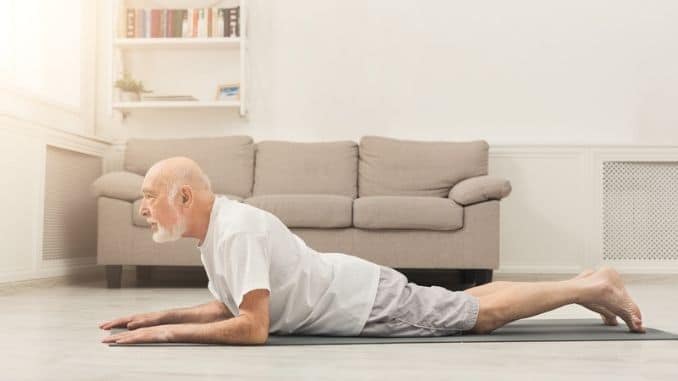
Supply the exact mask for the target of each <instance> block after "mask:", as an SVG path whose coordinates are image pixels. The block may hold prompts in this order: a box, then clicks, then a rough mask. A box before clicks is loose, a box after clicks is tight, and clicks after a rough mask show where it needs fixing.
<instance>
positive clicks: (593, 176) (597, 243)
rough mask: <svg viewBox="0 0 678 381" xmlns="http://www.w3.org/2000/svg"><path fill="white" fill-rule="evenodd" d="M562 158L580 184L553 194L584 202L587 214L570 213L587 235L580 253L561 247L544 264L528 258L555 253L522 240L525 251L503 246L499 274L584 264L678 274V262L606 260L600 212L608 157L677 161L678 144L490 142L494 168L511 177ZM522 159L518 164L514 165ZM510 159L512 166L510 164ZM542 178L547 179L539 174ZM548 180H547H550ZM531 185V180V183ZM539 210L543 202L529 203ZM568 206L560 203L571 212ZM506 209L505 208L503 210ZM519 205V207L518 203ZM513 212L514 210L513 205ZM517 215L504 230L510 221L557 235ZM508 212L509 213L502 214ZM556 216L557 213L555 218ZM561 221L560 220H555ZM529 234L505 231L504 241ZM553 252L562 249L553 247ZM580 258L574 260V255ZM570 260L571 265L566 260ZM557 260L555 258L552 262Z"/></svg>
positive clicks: (561, 270) (569, 268)
mask: <svg viewBox="0 0 678 381" xmlns="http://www.w3.org/2000/svg"><path fill="white" fill-rule="evenodd" d="M554 159H555V160H558V161H557V163H558V164H559V165H560V167H559V168H562V167H563V166H567V167H568V169H570V171H571V173H576V174H577V175H576V178H575V179H573V180H576V183H573V184H571V188H566V189H560V190H558V192H560V194H552V195H551V196H553V198H554V199H561V200H563V199H564V200H568V201H569V202H572V203H575V202H576V203H579V204H580V205H583V207H580V209H581V210H582V211H583V213H584V214H583V215H577V214H576V212H572V213H571V214H570V215H569V217H571V218H572V219H576V220H577V226H578V229H579V230H580V233H581V234H582V236H583V240H582V244H581V247H582V252H580V253H571V257H570V258H567V257H566V255H567V254H566V253H563V252H561V253H560V254H561V256H560V257H558V258H555V259H554V260H550V259H549V258H544V259H543V262H542V263H534V264H530V265H525V263H529V260H528V259H526V258H535V257H538V256H539V255H543V256H548V255H550V254H551V253H550V252H547V253H537V252H531V253H530V252H529V250H530V247H529V244H524V245H523V246H522V247H524V248H526V251H525V252H518V251H517V250H514V251H511V247H514V246H515V245H512V244H509V245H505V246H506V247H502V253H501V255H500V268H499V269H498V270H497V273H578V272H579V271H581V270H583V269H586V268H597V267H600V266H603V265H607V266H612V267H614V268H616V269H617V270H618V271H620V272H624V273H678V261H663V262H656V261H604V260H603V259H602V258H603V248H602V234H603V220H602V218H603V216H602V206H603V205H602V185H603V184H602V167H603V162H605V161H674V162H678V146H667V145H665V146H660V145H537V144H534V145H524V144H516V145H507V144H504V145H499V146H491V147H490V163H491V165H490V173H491V174H498V175H500V176H503V177H506V178H508V179H509V180H511V179H512V178H520V177H521V176H520V175H521V173H522V172H526V171H530V170H532V169H533V168H530V167H532V166H533V167H535V168H536V167H540V166H546V164H547V163H548V162H550V161H553V160H554ZM514 162H518V163H519V164H514ZM493 163H494V164H497V165H496V166H497V167H498V169H499V170H498V172H499V173H495V172H494V171H493V168H492V167H493V166H492V164H493ZM507 163H510V164H512V165H506V164H507ZM560 175H561V173H558V172H556V173H544V176H552V177H553V181H558V180H560V179H559V176H560ZM540 180H541V181H542V182H543V181H544V179H540ZM547 180H548V179H547ZM528 186H532V185H528ZM538 187H539V185H534V188H533V189H531V191H532V192H534V193H539V192H540V189H538ZM577 189H579V190H582V191H581V194H582V195H583V196H584V198H583V199H582V198H574V197H575V196H571V199H568V195H569V194H571V193H574V192H573V190H577ZM515 192H521V189H520V188H516V184H514V186H513V196H515V194H516V193H515ZM511 197H512V196H511V195H510V196H509V197H508V198H507V199H506V200H504V201H503V202H502V204H504V206H506V204H508V203H510V202H511ZM530 207H532V208H536V209H537V210H538V209H539V208H540V207H542V206H540V205H530ZM567 208H568V206H567V205H565V206H563V207H562V210H563V211H565V213H567ZM504 209H509V208H505V207H504V208H502V213H504ZM514 209H515V208H514ZM508 213H509V214H511V213H512V211H511V210H510V209H509V211H508ZM514 214H516V215H510V216H503V217H502V229H501V231H502V232H503V231H504V230H509V229H508V227H507V225H506V224H514V223H521V224H526V223H527V224H532V225H531V226H529V230H530V231H531V232H532V234H533V235H534V236H535V237H538V236H540V235H546V236H548V235H549V234H551V235H552V234H553V231H548V229H549V227H548V226H544V224H540V223H537V222H536V221H530V220H529V219H528V220H527V221H526V220H520V216H519V215H517V213H514ZM504 217H506V218H504ZM554 218H555V217H554ZM551 222H555V223H558V221H551ZM527 238H529V237H507V236H506V235H505V234H504V233H502V242H509V243H515V241H512V240H520V239H527ZM553 250H554V251H557V250H558V248H557V247H554V248H553ZM575 259H576V260H575ZM566 260H570V261H571V262H572V263H571V264H563V262H564V261H566ZM554 262H555V263H554Z"/></svg>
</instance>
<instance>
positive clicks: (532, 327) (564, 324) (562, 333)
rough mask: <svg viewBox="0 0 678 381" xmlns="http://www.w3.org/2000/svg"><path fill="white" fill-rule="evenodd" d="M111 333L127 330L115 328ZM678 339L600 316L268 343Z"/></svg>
mask: <svg viewBox="0 0 678 381" xmlns="http://www.w3.org/2000/svg"><path fill="white" fill-rule="evenodd" d="M111 331H112V332H111V334H113V333H118V332H122V331H126V329H121V328H115V329H113V330H111ZM625 340H678V335H676V334H674V333H671V332H666V331H661V330H658V329H654V328H646V333H632V332H629V331H628V328H627V327H626V324H624V323H623V322H621V321H620V323H619V325H617V326H606V325H603V323H602V321H601V320H600V319H528V320H517V321H514V322H512V323H509V324H507V325H505V326H503V327H501V328H499V329H496V330H495V331H494V332H492V333H490V334H487V335H475V334H463V335H454V336H439V337H365V336H350V337H347V336H294V335H292V336H275V335H271V336H269V337H268V341H267V342H266V344H264V345H339V344H397V343H479V342H483V343H488V342H511V341H625ZM218 345H232V344H194V343H147V344H109V346H115V347H123V346H135V347H138V346H162V347H173V346H218Z"/></svg>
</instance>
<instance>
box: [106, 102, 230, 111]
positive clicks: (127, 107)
mask: <svg viewBox="0 0 678 381" xmlns="http://www.w3.org/2000/svg"><path fill="white" fill-rule="evenodd" d="M233 107H240V101H139V102H115V103H113V108H114V109H116V110H120V111H131V110H135V109H136V110H138V109H161V108H233Z"/></svg>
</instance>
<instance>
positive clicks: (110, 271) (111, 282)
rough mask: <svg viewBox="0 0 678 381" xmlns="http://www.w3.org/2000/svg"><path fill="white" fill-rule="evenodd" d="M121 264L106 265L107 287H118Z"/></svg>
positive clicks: (120, 276) (120, 278)
mask: <svg viewBox="0 0 678 381" xmlns="http://www.w3.org/2000/svg"><path fill="white" fill-rule="evenodd" d="M121 280H122V265H106V283H107V285H108V288H120V285H121V283H122V282H121Z"/></svg>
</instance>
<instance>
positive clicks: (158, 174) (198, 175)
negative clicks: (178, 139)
mask: <svg viewBox="0 0 678 381" xmlns="http://www.w3.org/2000/svg"><path fill="white" fill-rule="evenodd" d="M145 180H148V184H146V181H144V185H148V187H149V188H150V187H152V188H155V189H158V188H160V189H163V190H165V192H167V194H168V195H169V197H170V199H173V198H174V197H176V194H177V192H178V191H179V189H180V188H181V187H182V186H184V185H188V186H190V187H191V188H192V190H193V192H208V193H211V192H212V190H211V184H210V180H209V178H208V177H207V175H205V173H204V172H203V171H202V169H201V168H200V166H199V165H198V163H196V162H195V161H193V160H192V159H190V158H187V157H183V156H176V157H171V158H169V159H165V160H161V161H159V162H157V163H155V164H154V165H153V166H152V167H151V168H150V169H149V170H148V172H147V173H146V179H145ZM142 191H144V189H142Z"/></svg>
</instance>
